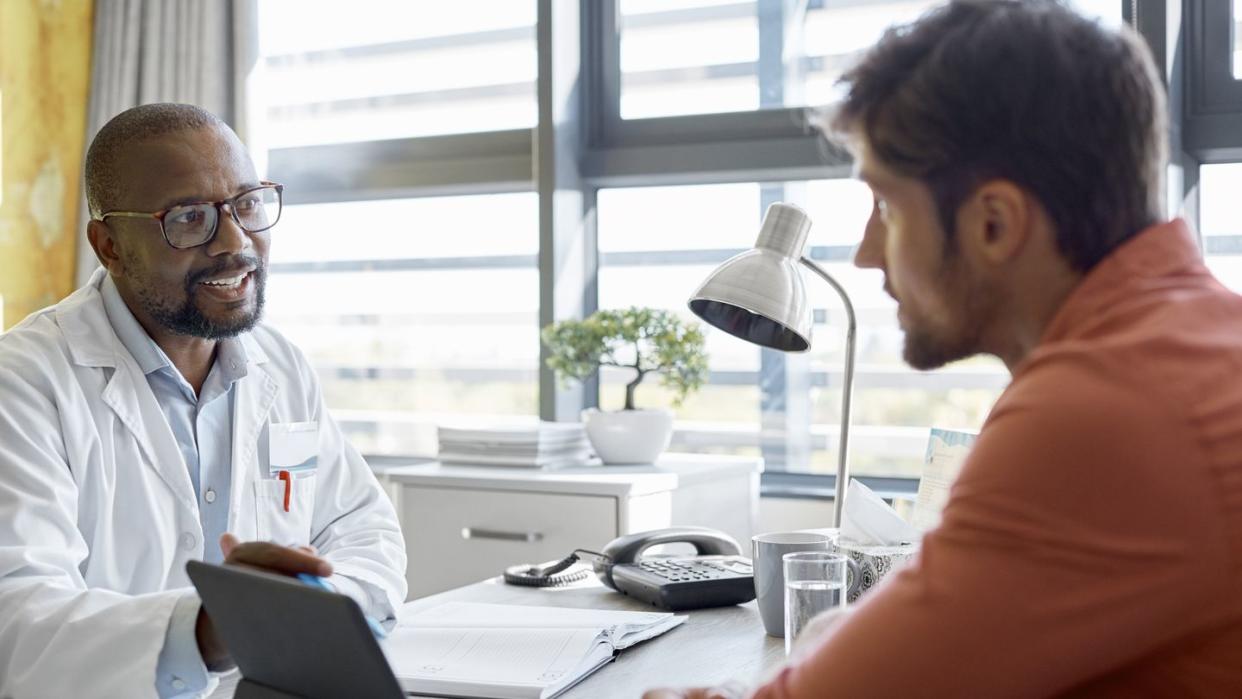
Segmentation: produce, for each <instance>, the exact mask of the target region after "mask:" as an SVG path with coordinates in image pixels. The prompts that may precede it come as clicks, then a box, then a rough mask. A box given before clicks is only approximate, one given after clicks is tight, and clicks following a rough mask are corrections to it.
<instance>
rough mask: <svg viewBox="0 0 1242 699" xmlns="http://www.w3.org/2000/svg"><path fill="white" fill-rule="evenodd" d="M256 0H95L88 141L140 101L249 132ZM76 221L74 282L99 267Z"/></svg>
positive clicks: (83, 227) (83, 226)
mask: <svg viewBox="0 0 1242 699" xmlns="http://www.w3.org/2000/svg"><path fill="white" fill-rule="evenodd" d="M257 16H258V13H257V9H256V6H255V0H95V19H94V23H95V26H94V44H93V48H92V55H91V94H90V106H89V108H88V110H87V124H86V142H87V143H88V144H89V143H90V141H91V139H93V138H94V137H95V134H96V133H97V132H98V131H99V129H100V127H102V126H103V125H104V124H105V123H107V121H108V120H109V119H111V118H112V117H114V116H116V115H117V114H119V113H120V112H123V111H125V110H126V109H129V108H130V107H136V106H138V105H140V104H150V103H152V102H186V103H189V104H196V105H198V106H200V107H202V108H204V109H207V110H210V111H211V112H213V113H215V114H216V115H218V116H219V117H220V118H221V119H224V120H225V121H226V122H228V123H229V125H230V126H232V127H233V128H234V130H236V131H237V133H238V134H239V135H240V136H241V137H242V139H243V141H244V140H245V139H246V134H247V131H248V129H247V121H248V120H247V118H246V115H247V102H246V99H245V95H246V84H247V78H248V76H249V75H250V73H251V70H252V68H253V67H254V65H255V63H256V61H257V56H258V41H257V36H258V28H257ZM87 216H88V214H87V212H86V201H85V194H83V197H82V204H81V214H80V217H79V220H80V223H81V225H80V226H79V227H78V235H79V236H80V238H79V245H78V257H77V283H78V285H81V284H83V283H85V281H86V280H87V278H89V277H90V275H91V272H93V271H94V270H95V268H96V266H97V263H96V260H95V254H94V252H92V251H91V247H90V244H89V243H87V242H86V221H87Z"/></svg>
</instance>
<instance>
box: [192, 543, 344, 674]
mask: <svg viewBox="0 0 1242 699" xmlns="http://www.w3.org/2000/svg"><path fill="white" fill-rule="evenodd" d="M220 550H221V552H223V553H224V562H225V563H227V564H234V565H244V566H250V567H251V568H258V569H260V570H264V571H267V572H269V573H277V574H279V575H290V576H293V575H297V574H298V573H307V574H309V575H318V576H319V577H322V578H326V577H328V576H329V575H332V564H331V563H328V562H327V561H325V560H324V559H322V558H320V557H319V556H317V555H316V553H317V552H316V551H315V549H314V547H311V546H298V547H296V548H294V547H289V546H281V545H280V544H273V543H271V542H269V541H247V542H245V543H241V542H239V541H238V540H237V537H235V536H233V535H232V534H227V533H226V534H224V535H222V536H221V537H220ZM194 636H195V638H196V640H197V641H198V650H199V653H201V654H202V656H203V663H204V664H205V665H206V666H207V667H208V669H211V670H220V669H226V668H228V667H231V665H232V659H231V658H230V657H229V651H228V648H226V647H225V646H224V641H223V640H221V638H220V637H219V635H217V634H216V629H215V625H214V624H212V623H211V617H209V616H207V612H206V610H204V609H200V610H199V612H198V622H197V623H196V624H195V626H194Z"/></svg>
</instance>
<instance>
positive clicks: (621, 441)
mask: <svg viewBox="0 0 1242 699" xmlns="http://www.w3.org/2000/svg"><path fill="white" fill-rule="evenodd" d="M582 423H583V426H585V427H586V433H587V438H588V439H590V440H591V446H592V447H594V448H595V454H596V456H598V457H599V458H600V460H601V461H603V462H604V463H606V464H649V463H652V462H654V461H655V460H656V458H657V457H658V456H660V454H661V453H663V452H664V450H665V449H668V443H669V440H671V439H672V438H673V413H672V411H670V410H617V411H605V410H596V409H595V408H587V409H586V410H583V411H582Z"/></svg>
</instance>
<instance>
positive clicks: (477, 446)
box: [439, 422, 598, 468]
mask: <svg viewBox="0 0 1242 699" xmlns="http://www.w3.org/2000/svg"><path fill="white" fill-rule="evenodd" d="M439 437H440V461H441V462H442V463H446V464H472V465H476V466H514V467H518V468H560V467H564V466H585V465H590V464H595V463H598V460H597V459H595V457H594V455H593V454H592V452H591V444H590V442H588V441H587V436H586V430H585V429H583V427H582V423H579V422H538V423H534V424H532V425H530V426H528V427H494V428H462V427H444V426H441V427H440V428H439Z"/></svg>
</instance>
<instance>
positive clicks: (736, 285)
mask: <svg viewBox="0 0 1242 699" xmlns="http://www.w3.org/2000/svg"><path fill="white" fill-rule="evenodd" d="M810 229H811V219H810V218H808V217H807V215H806V212H804V211H803V210H802V209H799V208H798V207H796V206H793V205H792V204H785V203H779V202H778V203H776V204H772V205H771V206H769V207H768V210H767V213H766V214H765V215H764V217H763V227H762V228H761V229H760V231H759V239H758V240H757V241H756V242H755V247H754V248H753V249H751V250H747V251H746V252H743V253H741V254H739V255H735V256H733V257H731V258H729V259H728V260H726V261H725V262H724V264H722V265H720V266H719V267H717V268H716V270H715V271H714V272H712V273H711V274H710V275H708V277H707V279H706V280H705V281H704V282H703V283H702V284H701V285H700V286H699V288H698V290H696V291H695V292H694V294H693V295H692V296H691V297H690V310H691V311H692V312H693V313H694V314H695V315H697V316H698V317H700V318H702V319H703V320H704V321H705V322H707V323H708V324H709V325H712V326H713V327H716V328H719V329H721V330H723V331H725V332H727V333H729V334H730V335H734V336H736V337H739V338H741V339H743V340H746V341H747V342H751V343H754V344H756V345H761V346H763V347H771V348H772V349H777V350H781V351H784V352H805V351H807V350H808V349H810V347H811V308H810V306H809V305H808V303H807V299H806V287H805V286H804V285H803V283H802V275H801V272H800V270H799V269H798V267H799V260H800V259H801V257H802V248H803V247H804V246H805V245H806V238H807V234H808V233H809V232H810Z"/></svg>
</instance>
